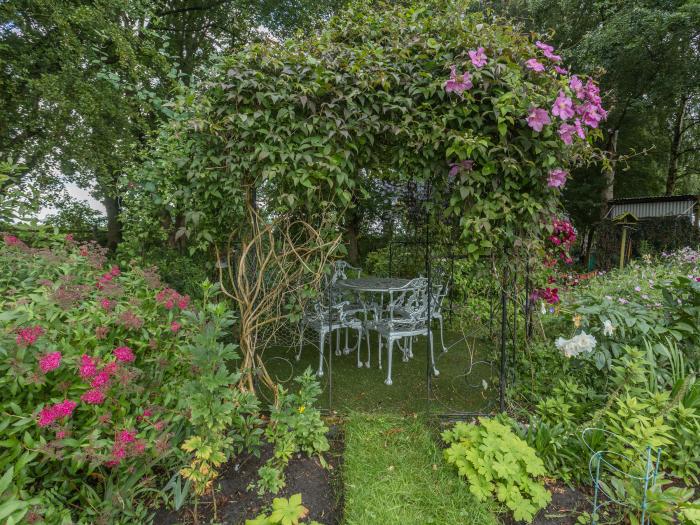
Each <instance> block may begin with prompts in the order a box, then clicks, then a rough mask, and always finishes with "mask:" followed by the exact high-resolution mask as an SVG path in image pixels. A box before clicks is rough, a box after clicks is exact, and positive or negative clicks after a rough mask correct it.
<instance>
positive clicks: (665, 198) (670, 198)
mask: <svg viewBox="0 0 700 525" xmlns="http://www.w3.org/2000/svg"><path fill="white" fill-rule="evenodd" d="M698 199H699V197H698V195H648V196H645V197H625V198H622V199H613V200H611V201H610V202H609V204H643V203H647V202H678V201H695V202H697V201H698Z"/></svg>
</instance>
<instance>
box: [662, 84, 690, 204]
mask: <svg viewBox="0 0 700 525" xmlns="http://www.w3.org/2000/svg"><path fill="white" fill-rule="evenodd" d="M687 107H688V95H686V94H682V95H681V98H680V102H679V104H678V108H677V109H676V114H675V117H674V119H673V135H672V137H671V151H670V153H669V157H668V172H667V174H666V195H673V191H674V190H675V189H676V182H677V181H678V159H679V157H680V155H681V154H680V152H681V143H682V141H683V121H684V120H685V113H686V108H687Z"/></svg>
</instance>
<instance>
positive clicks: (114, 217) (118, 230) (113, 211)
mask: <svg viewBox="0 0 700 525" xmlns="http://www.w3.org/2000/svg"><path fill="white" fill-rule="evenodd" d="M102 203H103V204H104V206H105V209H106V211H107V248H109V249H110V250H111V251H114V250H116V248H117V246H118V245H119V243H120V242H122V222H121V220H120V219H119V212H120V211H121V210H120V205H119V197H112V196H105V197H104V199H103V200H102Z"/></svg>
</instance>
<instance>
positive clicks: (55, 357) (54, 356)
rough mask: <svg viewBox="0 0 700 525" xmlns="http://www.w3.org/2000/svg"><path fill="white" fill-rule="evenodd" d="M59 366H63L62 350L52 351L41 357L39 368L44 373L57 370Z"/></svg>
mask: <svg viewBox="0 0 700 525" xmlns="http://www.w3.org/2000/svg"><path fill="white" fill-rule="evenodd" d="M59 366H61V352H51V353H50V354H46V355H45V356H44V357H42V358H41V359H39V368H41V371H42V372H43V373H44V374H46V373H48V372H51V370H56V369H57V368H58V367H59Z"/></svg>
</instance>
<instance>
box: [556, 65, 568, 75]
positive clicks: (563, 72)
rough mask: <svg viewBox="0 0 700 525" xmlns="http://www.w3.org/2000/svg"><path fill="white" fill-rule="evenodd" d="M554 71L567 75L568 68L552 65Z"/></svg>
mask: <svg viewBox="0 0 700 525" xmlns="http://www.w3.org/2000/svg"><path fill="white" fill-rule="evenodd" d="M554 71H556V72H557V73H559V74H560V75H567V74H568V73H569V70H568V69H566V68H565V67H560V66H554Z"/></svg>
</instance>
